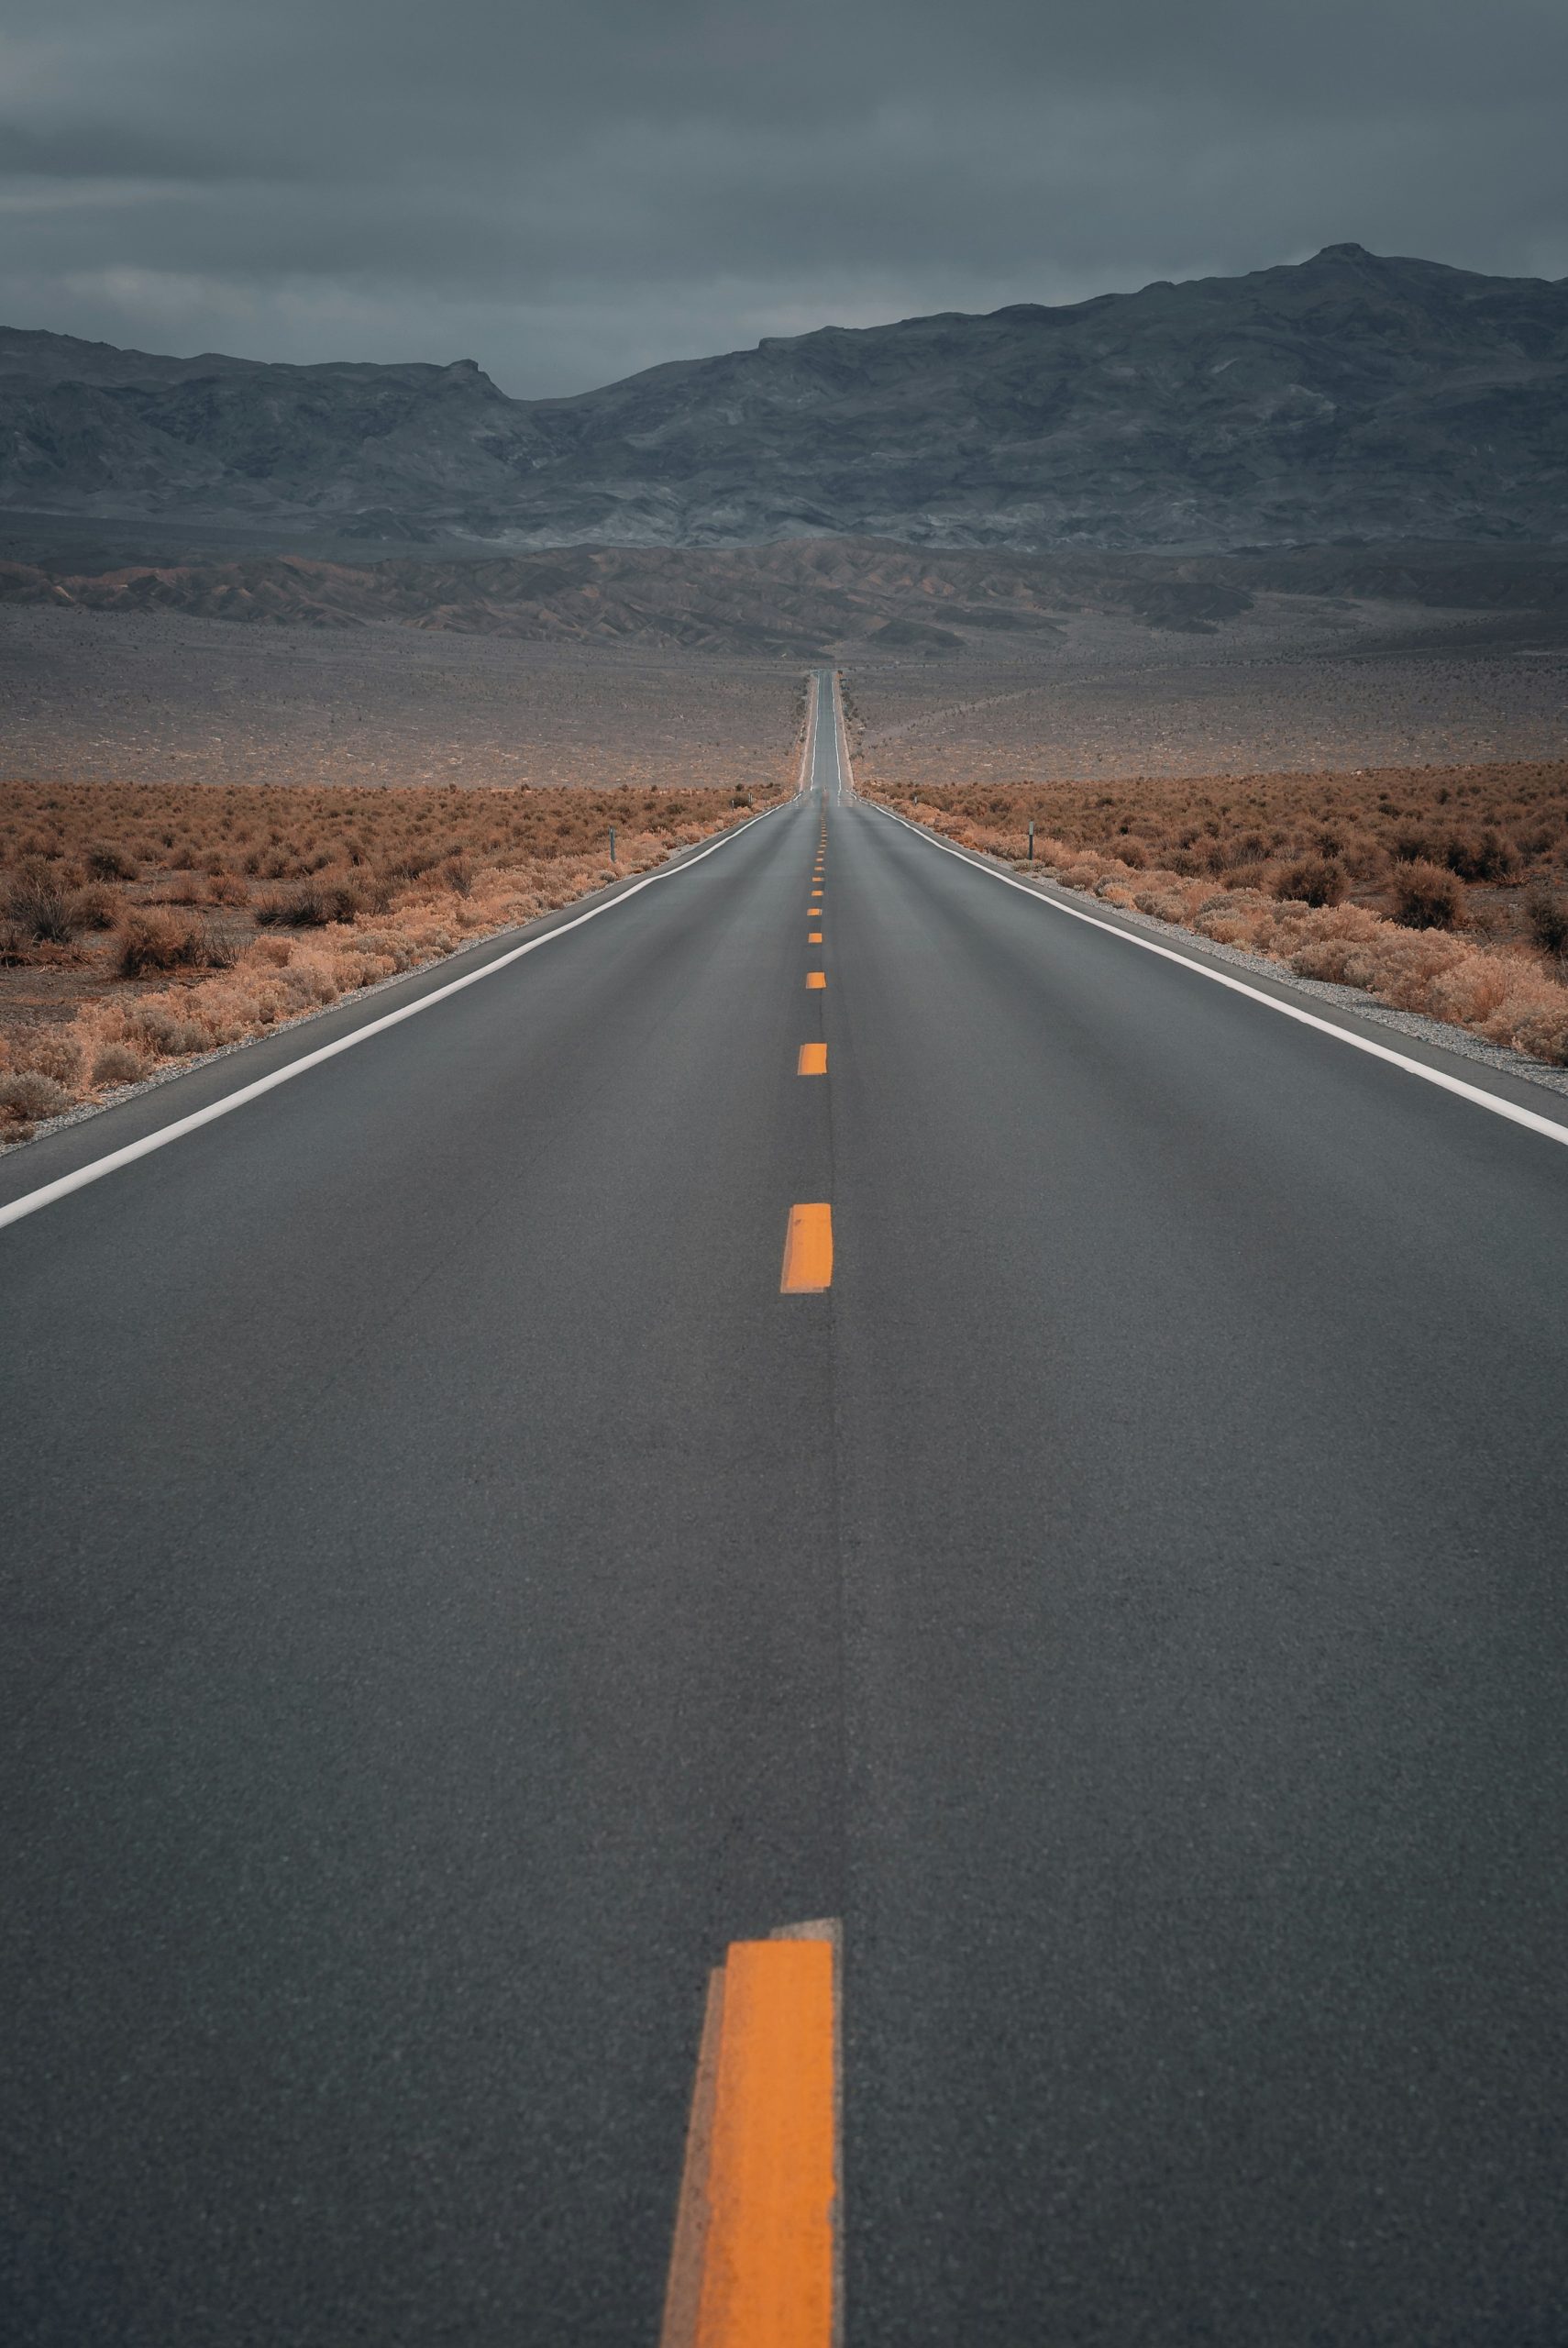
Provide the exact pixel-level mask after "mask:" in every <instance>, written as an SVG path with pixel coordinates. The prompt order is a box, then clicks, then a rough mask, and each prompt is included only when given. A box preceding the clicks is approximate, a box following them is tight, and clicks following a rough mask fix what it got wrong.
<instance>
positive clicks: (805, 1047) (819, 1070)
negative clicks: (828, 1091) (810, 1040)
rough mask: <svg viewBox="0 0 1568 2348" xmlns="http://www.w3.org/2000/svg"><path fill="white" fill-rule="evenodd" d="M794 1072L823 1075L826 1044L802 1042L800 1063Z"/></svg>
mask: <svg viewBox="0 0 1568 2348" xmlns="http://www.w3.org/2000/svg"><path fill="white" fill-rule="evenodd" d="M795 1073H796V1075H797V1076H825V1075H826V1074H827V1046H826V1045H825V1044H802V1045H801V1064H800V1066H799V1067H798V1068H797V1069H796V1070H795Z"/></svg>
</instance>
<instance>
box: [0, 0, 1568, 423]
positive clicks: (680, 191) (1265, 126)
mask: <svg viewBox="0 0 1568 2348" xmlns="http://www.w3.org/2000/svg"><path fill="white" fill-rule="evenodd" d="M25 13H26V15H27V16H28V17H29V18H30V19H31V22H30V23H29V24H28V25H27V26H25V27H24V26H23V24H22V19H23V16H24V10H23V9H22V7H21V6H18V5H17V0H12V6H11V8H10V11H9V15H10V19H11V24H12V29H10V30H0V131H3V143H0V212H3V214H4V219H3V223H0V322H3V323H6V324H9V325H14V326H29V327H52V328H54V329H56V330H58V331H61V332H66V333H71V334H79V335H88V336H93V337H96V338H103V339H105V340H107V341H112V342H120V343H131V344H136V345H138V346H140V347H141V348H143V349H153V350H168V351H175V352H179V353H181V354H188V353H192V352H195V351H198V350H203V349H219V350H227V351H234V352H238V353H240V354H241V355H244V356H248V357H254V358H269V359H292V360H313V359H328V358H357V359H427V360H448V359H455V358H474V359H477V360H479V361H480V365H481V366H482V367H484V368H485V369H486V370H487V371H489V372H490V373H491V375H493V376H494V377H495V378H496V380H497V382H500V383H501V384H502V385H503V386H504V387H505V389H507V390H508V391H511V392H516V393H556V392H569V391H579V390H584V389H586V388H588V387H589V386H591V385H592V384H596V383H602V382H609V381H611V380H613V378H614V377H616V376H618V375H624V374H627V373H630V372H631V371H633V370H634V369H635V368H638V367H644V366H648V365H650V364H652V363H653V362H654V361H656V360H660V359H672V358H686V357H693V356H697V355H700V354H702V353H707V352H711V351H716V350H726V349H737V348H740V347H743V346H745V345H747V344H750V343H754V342H756V339H757V338H758V337H759V336H761V335H765V334H791V333H797V332H800V331H801V330H803V329H805V328H808V327H814V326H821V325H823V324H825V323H829V322H834V323H838V324H844V325H869V324H872V323H875V322H878V321H880V320H883V319H887V318H893V317H907V316H913V315H916V314H918V313H920V312H922V311H930V310H942V309H965V310H987V309H995V308H996V307H998V306H999V305H1000V304H1002V303H1004V302H1017V301H1038V302H1062V301H1075V300H1077V299H1080V298H1082V297H1083V296H1085V295H1087V294H1097V293H1103V292H1109V291H1126V290H1131V289H1132V288H1133V287H1136V286H1138V285H1141V284H1144V283H1147V282H1148V281H1149V280H1150V279H1152V278H1157V277H1191V276H1198V275H1205V274H1208V273H1209V272H1212V271H1235V270H1244V269H1253V268H1258V267H1262V266H1265V265H1267V264H1268V263H1270V262H1273V261H1277V260H1300V259H1302V258H1304V257H1305V256H1306V255H1307V254H1309V253H1310V252H1313V251H1315V250H1316V249H1318V248H1319V247H1320V245H1325V244H1332V243H1338V242H1341V241H1343V240H1347V239H1354V240H1356V241H1358V242H1360V243H1362V244H1365V245H1369V246H1371V247H1372V248H1373V249H1375V250H1376V251H1382V252H1405V253H1419V254H1421V255H1423V256H1425V257H1427V258H1429V259H1433V260H1449V261H1454V262H1458V263H1461V264H1463V265H1464V266H1466V267H1469V268H1474V269H1484V270H1495V271H1507V272H1515V273H1519V274H1533V275H1542V276H1551V277H1561V276H1563V275H1565V274H1568V160H1565V159H1568V110H1565V105H1564V97H1563V94H1564V93H1565V92H1568V5H1565V0H1314V5H1309V6H1303V5H1300V0H1065V4H1064V0H831V5H830V0H804V5H795V6H789V5H780V6H760V5H752V0H745V5H736V4H735V0H731V5H718V6H707V5H702V0H244V5H243V6H237V5H231V0H129V5H127V0H49V5H48V6H41V5H39V6H32V7H31V8H28V10H27V11H26V12H25Z"/></svg>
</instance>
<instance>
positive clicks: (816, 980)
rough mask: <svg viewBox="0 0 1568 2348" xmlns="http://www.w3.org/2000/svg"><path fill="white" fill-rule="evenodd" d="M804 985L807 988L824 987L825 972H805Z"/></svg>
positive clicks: (825, 982)
mask: <svg viewBox="0 0 1568 2348" xmlns="http://www.w3.org/2000/svg"><path fill="white" fill-rule="evenodd" d="M806 984H807V985H808V986H809V987H818V988H820V987H825V986H826V984H827V972H826V971H825V970H808V971H807V972H806Z"/></svg>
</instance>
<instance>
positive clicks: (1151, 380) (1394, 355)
mask: <svg viewBox="0 0 1568 2348" xmlns="http://www.w3.org/2000/svg"><path fill="white" fill-rule="evenodd" d="M0 509H9V510H10V514H11V516H12V519H13V522H16V521H19V520H20V518H21V517H22V516H24V515H27V516H29V517H34V518H43V517H55V518H56V519H58V520H61V521H66V520H70V521H72V522H73V523H75V524H78V525H80V524H83V523H87V522H93V523H97V524H103V523H108V522H127V521H134V520H138V519H139V520H141V521H144V522H147V523H149V524H150V523H153V522H157V523H158V524H159V525H160V526H163V527H165V528H168V527H173V528H176V529H178V528H179V527H181V526H191V527H192V528H193V529H195V528H200V529H201V530H203V531H205V532H207V533H209V534H211V533H213V532H215V531H216V532H217V533H219V534H220V535H221V536H223V537H226V538H227V539H228V540H231V541H232V544H233V547H234V548H235V549H236V550H243V548H244V547H245V546H246V543H247V541H248V539H251V538H253V537H255V538H259V535H260V534H266V535H267V537H268V538H269V541H270V543H271V545H272V546H273V547H274V548H275V547H276V545H277V543H278V539H279V534H280V533H282V536H283V537H285V538H286V539H287V540H288V542H289V543H290V544H293V545H297V546H298V548H300V549H301V550H302V551H309V550H311V549H312V548H319V547H322V546H324V545H326V543H327V542H330V543H331V544H332V545H333V546H335V547H341V546H342V545H344V544H345V543H347V544H348V545H350V546H352V545H355V544H358V543H360V542H362V543H363V544H364V546H365V548H366V550H367V552H369V551H370V550H372V549H373V550H376V551H385V550H387V549H389V548H399V547H401V548H407V549H410V550H412V549H414V548H424V549H428V550H429V551H430V552H432V553H447V554H450V553H452V552H455V551H458V550H468V551H474V552H477V551H480V550H484V551H487V552H490V553H494V552H496V551H498V550H504V551H506V552H509V553H521V552H524V551H526V550H529V549H536V548H563V547H648V548H652V547H664V548H700V547H708V548H723V547H743V546H765V545H768V544H772V543H776V542H778V541H781V540H789V539H802V538H831V537H856V538H875V539H879V540H882V541H894V542H903V543H905V544H908V545H913V546H921V547H926V548H1013V549H1018V550H1048V549H1063V548H1066V549H1071V548H1085V549H1092V548H1099V549H1108V550H1109V549H1121V550H1138V549H1149V550H1156V549H1159V550H1166V551H1169V550H1181V551H1188V552H1204V551H1215V552H1218V551H1224V550H1226V549H1232V548H1249V547H1250V548H1271V547H1272V548H1280V547H1289V546H1310V545H1331V544H1335V543H1344V542H1356V543H1359V544H1362V545H1376V544H1379V543H1385V542H1394V541H1409V540H1420V539H1424V540H1429V541H1430V540H1442V541H1448V542H1462V543H1463V542H1470V543H1475V542H1491V543H1494V544H1496V543H1497V542H1507V541H1510V540H1511V541H1517V542H1528V541H1535V542H1538V543H1539V542H1541V541H1551V540H1555V539H1558V538H1561V537H1564V536H1568V281H1555V282H1553V281H1548V280H1544V279H1536V278H1501V277H1488V276H1483V275H1478V274H1475V273H1474V272H1472V271H1464V270H1458V269H1452V268H1449V267H1447V266H1445V265H1443V264H1441V263H1439V262H1435V261H1425V260H1399V259H1386V258H1380V257H1379V256H1377V255H1375V254H1372V253H1369V252H1367V251H1365V250H1364V249H1363V248H1362V247H1361V246H1359V245H1333V246H1330V247H1328V248H1327V249H1325V250H1324V251H1322V252H1320V253H1319V254H1317V255H1316V256H1315V257H1314V258H1313V259H1312V260H1308V261H1304V262H1301V263H1299V264H1297V265H1291V266H1284V267H1280V268H1275V269H1267V270H1261V271H1254V272H1253V273H1252V274H1250V275H1247V276H1242V277H1233V278H1223V277H1218V278H1207V279H1200V280H1197V281H1194V282H1187V283H1182V284H1168V283H1160V284H1155V285H1149V286H1145V287H1144V288H1143V291H1142V292H1141V293H1137V294H1106V295H1102V296H1100V297H1099V299H1097V300H1093V301H1088V302H1080V303H1075V304H1071V305H1064V306H1060V307H1054V308H1049V307H1043V306H1038V305H1015V306H1012V307H1010V308H1008V309H1003V310H998V311H995V312H992V313H991V314H990V315H988V316H965V315H961V314H957V313H952V314H946V315H944V316H936V317H929V318H914V319H908V320H905V321H903V322H902V323H900V324H897V325H892V326H884V327H854V328H852V327H823V328H821V329H820V330H818V331H817V332H815V333H812V334H805V335H798V336H791V337H775V338H768V339H767V340H765V341H764V342H762V343H760V344H759V345H758V346H757V348H756V349H755V350H747V351H739V352H734V353H732V354H730V355H728V356H724V357H719V358H712V359H698V360H679V361H675V362H672V363H670V364H668V365H666V366H661V367H655V368H651V369H649V370H647V371H646V372H645V373H642V374H638V375H635V376H632V377H630V378H628V379H627V380H626V381H625V382H620V383H613V384H611V385H609V386H608V387H606V388H605V389H602V390H600V391H592V392H585V393H580V394H579V395H577V396H576V397H573V398H566V399H549V400H517V399H513V398H510V397H508V395H507V394H506V393H503V392H502V391H501V390H500V389H499V388H498V387H497V386H496V385H495V384H494V383H493V382H491V380H490V378H489V377H488V376H487V375H485V374H484V373H483V372H482V371H480V368H479V367H478V365H477V364H475V363H474V362H473V361H472V360H457V361H456V362H454V363H453V364H452V365H450V366H445V367H438V366H425V365H412V364H411V365H397V366H377V365H370V364H360V363H351V362H342V363H332V364H327V365H321V366H308V367H298V366H276V365H271V364H268V363H265V362H261V361H254V360H240V359H232V358H222V357H214V356H210V355H204V356H202V357H199V358H195V359H171V358H160V357H157V356H153V355H149V354H148V353H145V352H140V351H128V350H117V349H113V348H112V347H111V346H109V345H107V344H103V343H89V342H83V341H78V340H75V339H74V338H71V337H68V336H62V335H54V334H47V333H38V332H28V331H22V330H17V329H0Z"/></svg>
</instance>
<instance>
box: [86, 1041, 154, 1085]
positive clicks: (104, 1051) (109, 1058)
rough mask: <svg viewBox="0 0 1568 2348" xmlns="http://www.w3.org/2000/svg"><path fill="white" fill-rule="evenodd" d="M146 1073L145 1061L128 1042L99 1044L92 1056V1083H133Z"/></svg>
mask: <svg viewBox="0 0 1568 2348" xmlns="http://www.w3.org/2000/svg"><path fill="white" fill-rule="evenodd" d="M146 1074H147V1062H146V1060H145V1059H143V1058H142V1056H141V1054H140V1053H139V1052H133V1051H132V1049H131V1047H130V1046H129V1045H128V1044H100V1046H99V1047H98V1049H97V1051H96V1052H95V1054H94V1058H93V1081H94V1084H101V1085H115V1084H135V1083H136V1082H137V1081H138V1080H139V1079H140V1078H141V1077H144V1076H145V1075H146Z"/></svg>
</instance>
